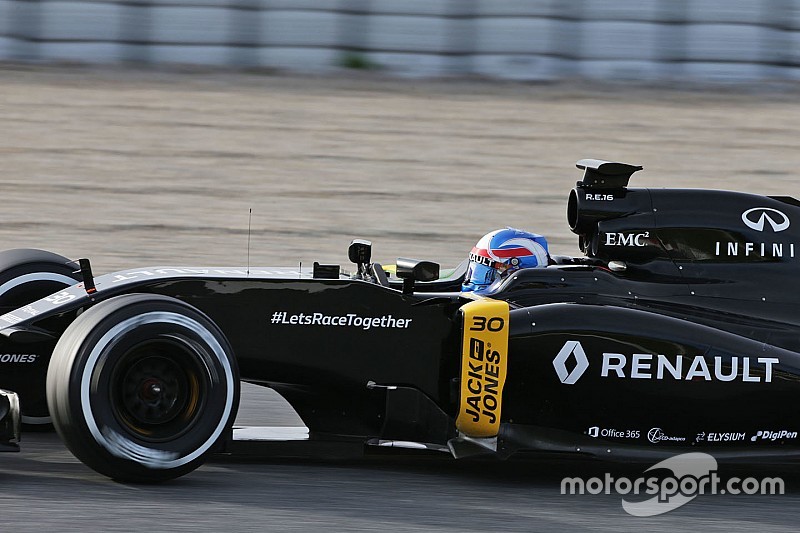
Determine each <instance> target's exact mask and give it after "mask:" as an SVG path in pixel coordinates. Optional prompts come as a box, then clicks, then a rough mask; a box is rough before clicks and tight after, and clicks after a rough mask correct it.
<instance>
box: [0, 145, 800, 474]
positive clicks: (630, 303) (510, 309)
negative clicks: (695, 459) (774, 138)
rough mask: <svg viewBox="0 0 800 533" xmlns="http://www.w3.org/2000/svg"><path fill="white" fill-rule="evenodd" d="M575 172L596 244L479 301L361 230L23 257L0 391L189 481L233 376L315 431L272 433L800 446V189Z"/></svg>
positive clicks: (720, 449)
mask: <svg viewBox="0 0 800 533" xmlns="http://www.w3.org/2000/svg"><path fill="white" fill-rule="evenodd" d="M578 167H579V168H580V169H582V170H583V171H584V174H583V178H582V180H581V181H580V182H578V185H577V187H576V188H575V189H573V190H572V191H571V192H570V194H569V199H568V203H567V221H568V223H569V226H570V228H571V229H572V231H573V232H575V233H576V234H577V235H578V236H579V242H580V247H581V249H582V251H583V252H584V253H585V256H584V257H579V258H570V257H555V258H553V259H554V261H553V262H554V264H552V265H551V266H549V267H547V268H535V269H522V270H518V271H516V272H514V273H513V274H511V275H509V276H507V277H506V278H505V279H504V280H503V281H502V283H500V284H497V285H494V286H492V288H491V289H490V290H489V291H486V292H484V293H482V294H479V295H478V294H475V293H463V292H461V291H460V287H461V282H462V279H463V276H464V271H465V267H464V266H462V267H461V268H460V269H456V270H455V271H454V272H452V273H450V274H448V275H447V276H444V277H442V278H440V277H439V268H438V265H436V264H435V263H431V262H427V261H416V260H408V259H400V260H398V262H397V265H396V271H395V272H394V273H393V275H392V276H391V277H387V275H386V272H385V270H384V268H383V267H382V266H381V265H379V264H377V263H371V262H370V248H369V243H368V242H365V241H354V242H353V243H352V244H351V246H350V250H349V255H350V259H351V260H352V261H353V262H354V263H355V264H356V269H355V271H354V272H353V273H346V272H343V271H342V269H341V268H340V267H339V266H338V265H320V264H316V263H315V264H314V267H313V268H307V269H298V268H258V269H256V268H253V269H249V268H216V267H215V268H184V267H179V268H176V267H154V268H139V269H133V270H125V271H122V272H116V273H112V274H107V275H103V276H99V277H97V278H95V277H94V276H93V275H92V273H91V267H90V265H89V262H88V261H86V260H81V261H80V268H79V269H76V268H74V267H69V266H66V267H65V263H66V260H65V259H63V258H59V257H57V256H55V257H54V256H52V255H48V254H46V253H44V252H31V251H14V252H7V253H6V254H7V256H6V257H0V260H2V261H4V264H5V270H4V271H2V275H3V276H4V277H3V278H0V283H4V284H3V285H0V295H3V294H5V296H3V299H2V304H3V305H4V306H6V308H7V309H8V312H6V313H5V314H4V315H2V316H0V323H1V324H3V325H4V327H3V328H2V329H1V330H0V347H1V349H0V354H2V355H0V365H2V366H0V369H2V375H1V376H0V387H4V388H8V389H11V390H15V391H17V392H18V393H19V394H20V396H21V402H22V409H23V415H24V416H25V417H26V419H27V420H29V421H30V420H33V421H37V420H38V421H46V420H47V419H46V417H47V416H48V409H49V415H50V416H52V422H53V423H54V425H55V427H56V429H57V430H58V432H59V434H60V435H61V437H62V438H63V440H64V442H65V443H66V445H67V446H68V447H69V449H70V450H71V451H72V452H73V453H74V454H75V455H76V456H77V457H78V458H80V459H81V460H82V461H84V462H85V463H86V464H87V465H89V466H90V467H92V468H94V469H95V470H97V471H98V472H100V473H103V474H105V475H107V476H110V477H112V478H116V479H120V480H131V481H159V480H165V479H169V478H174V477H176V476H180V475H182V474H185V473H187V472H189V471H191V470H193V469H194V468H196V467H197V466H199V465H200V464H201V463H202V462H203V461H204V459H205V458H206V456H207V455H208V454H209V453H211V452H214V451H219V450H235V449H236V446H235V445H236V443H237V442H239V441H242V440H249V439H251V438H253V437H252V435H253V433H252V432H251V431H250V430H249V429H245V428H243V429H236V430H235V429H234V428H233V427H232V425H233V421H234V417H235V415H236V410H237V405H238V402H239V382H240V380H243V381H247V382H251V383H256V384H259V385H264V386H268V387H271V388H273V389H275V390H276V391H277V392H279V393H280V394H281V395H282V396H283V397H284V398H285V399H286V400H288V402H289V403H290V404H291V405H292V407H293V408H294V409H295V410H296V411H297V413H298V414H299V415H300V416H301V418H302V419H303V421H304V422H305V424H306V426H307V428H308V431H307V432H305V433H303V434H301V435H296V436H292V435H289V434H287V433H286V432H283V433H282V432H280V431H273V432H272V433H271V437H270V438H271V439H272V440H271V441H270V442H272V443H273V444H274V443H275V439H281V438H283V439H284V440H288V443H286V442H284V443H282V444H288V445H297V446H302V445H309V446H310V445H317V444H320V445H321V444H329V445H333V446H340V447H343V448H345V447H346V448H348V449H355V450H364V449H368V448H369V447H370V446H398V447H411V448H424V449H428V450H439V451H442V452H446V453H449V454H452V455H453V456H455V457H457V458H458V457H466V456H474V455H489V456H495V457H498V458H507V457H511V456H513V455H516V454H522V453H524V452H536V453H543V452H555V453H570V454H584V455H588V456H595V457H600V458H604V459H612V460H633V459H635V460H651V459H658V458H664V457H665V456H669V455H672V454H676V453H680V452H684V451H689V450H691V451H707V452H709V453H713V454H714V455H715V456H716V457H717V458H718V459H719V460H726V459H727V460H744V461H779V462H783V461H788V462H791V461H797V460H798V459H800V441H799V440H798V431H799V429H798V426H800V417H799V416H798V415H799V414H800V411H798V410H795V409H794V407H793V405H794V400H795V399H796V398H797V397H798V395H800V306H798V303H797V296H796V295H795V294H794V292H793V291H794V289H795V288H798V276H797V264H796V261H797V260H798V259H797V257H796V256H797V254H798V253H800V249H797V244H798V243H799V242H800V231H798V230H800V202H798V201H797V200H795V199H793V198H789V197H765V196H758V195H752V194H743V193H736V192H725V191H713V190H671V189H640V188H629V187H628V181H629V179H630V177H631V175H632V174H633V173H634V172H636V171H637V170H641V167H636V166H631V165H626V164H622V163H611V162H605V161H598V160H582V161H579V162H578ZM8 254H11V255H14V254H16V256H15V257H11V256H10V255H8ZM37 254H39V255H37ZM42 254H44V255H42ZM73 278H77V279H78V280H79V282H78V283H73ZM4 280H5V281H4ZM54 287H55V289H54ZM3 288H5V289H3ZM53 289H54V290H53ZM4 290H5V293H4ZM42 293H44V294H42ZM33 295H38V296H43V297H42V298H41V299H39V300H37V301H33V298H32V296H33ZM16 307H18V308H16ZM11 308H13V309H11ZM6 359H7V360H6ZM45 375H46V378H45ZM45 398H46V401H45ZM268 436H269V435H268ZM295 437H296V438H295Z"/></svg>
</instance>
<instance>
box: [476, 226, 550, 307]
mask: <svg viewBox="0 0 800 533" xmlns="http://www.w3.org/2000/svg"><path fill="white" fill-rule="evenodd" d="M548 261H549V253H548V251H547V239H545V238H544V237H542V236H541V235H537V234H536V233H529V232H527V231H521V230H518V229H514V228H505V229H498V230H495V231H492V232H490V233H487V234H486V235H484V236H483V237H481V240H479V241H478V244H476V245H475V247H474V248H473V249H472V251H471V252H470V254H469V267H468V268H467V274H466V276H465V277H464V284H463V285H462V286H461V290H462V291H465V292H469V291H482V290H486V289H487V288H488V287H489V285H491V284H492V283H494V282H495V281H497V280H499V279H503V278H505V277H506V276H507V275H508V274H510V273H511V272H514V271H516V270H519V269H520V268H535V267H545V266H547V264H548Z"/></svg>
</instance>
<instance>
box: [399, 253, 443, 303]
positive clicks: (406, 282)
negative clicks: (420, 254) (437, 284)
mask: <svg viewBox="0 0 800 533" xmlns="http://www.w3.org/2000/svg"><path fill="white" fill-rule="evenodd" d="M396 274H397V277H398V278H400V279H402V280H403V293H404V294H410V293H412V292H414V282H416V281H435V280H437V279H439V263H434V262H433V261H420V260H418V259H408V258H405V257H399V258H398V259H397V271H396Z"/></svg>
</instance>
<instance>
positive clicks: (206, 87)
mask: <svg viewBox="0 0 800 533" xmlns="http://www.w3.org/2000/svg"><path fill="white" fill-rule="evenodd" d="M799 92H800V90H798V88H797V87H794V86H783V87H780V88H774V87H773V88H767V89H764V88H763V87H762V88H747V89H745V90H737V91H732V90H730V89H726V88H711V89H709V88H705V89H701V90H699V89H697V88H688V89H687V88H672V89H669V90H667V89H663V88H647V87H638V88H625V87H622V86H618V85H602V86H601V85H596V86H592V87H588V88H587V87H583V86H580V85H578V84H559V85H552V86H551V85H515V84H498V85H495V84H488V83H479V82H447V83H443V82H424V83H423V82H415V81H396V80H384V79H379V78H372V77H358V78H326V79H319V78H302V77H280V76H266V75H242V74H235V75H232V74H221V73H210V72H201V71H192V72H184V73H178V74H175V73H166V72H143V71H135V70H120V71H100V70H93V69H79V68H45V67H21V66H14V65H7V66H5V67H3V68H0V131H1V132H2V133H0V158H1V160H2V166H1V167H0V168H1V170H0V191H2V195H3V207H2V215H0V242H2V247H3V248H14V247H38V248H44V249H49V250H52V251H55V252H58V253H62V254H64V255H67V256H69V257H83V256H88V257H90V258H92V260H93V263H94V266H95V271H96V272H108V271H112V270H115V269H121V268H127V267H132V266H148V265H170V264H171V265H193V266H202V265H220V266H222V265H224V266H240V265H243V264H245V263H246V261H247V256H248V252H247V241H248V231H247V225H248V210H249V209H250V208H252V209H253V216H252V231H251V234H250V254H249V255H250V262H251V264H252V265H291V264H296V263H297V262H300V261H303V262H308V263H310V262H311V261H314V260H319V261H322V262H340V263H344V262H345V261H346V252H345V249H346V246H347V243H348V242H349V241H350V239H351V238H354V237H363V238H368V239H371V240H372V241H373V242H374V243H375V258H376V259H377V260H379V261H382V262H384V263H391V262H392V261H393V259H394V258H395V257H397V256H411V257H420V258H426V259H438V260H440V261H441V262H442V263H443V264H444V265H453V264H455V263H457V262H458V261H460V260H461V259H462V258H463V257H464V256H465V255H466V253H467V252H468V251H469V249H470V248H471V246H472V245H473V244H474V243H475V242H476V241H477V239H478V238H479V237H480V236H481V235H482V234H483V233H485V232H486V231H489V230H491V229H494V228H497V227H502V226H504V225H512V226H519V227H523V228H526V229H531V230H534V231H538V232H540V233H543V234H545V235H547V236H548V238H549V239H550V242H551V246H552V251H554V252H555V253H563V254H575V253H577V249H576V246H575V241H576V239H575V237H574V236H573V235H571V234H570V233H569V232H568V231H567V228H566V224H565V221H564V205H565V200H566V196H567V193H568V191H569V189H570V187H571V186H572V185H573V184H574V181H575V180H576V179H577V178H578V173H577V171H575V169H574V168H573V167H572V164H573V163H574V161H575V160H577V159H579V158H583V157H597V158H605V159H612V160H620V161H625V162H630V163H636V164H642V165H644V166H645V168H646V170H645V172H644V173H642V174H637V175H636V176H635V177H634V179H633V183H634V184H638V185H647V186H686V187H718V188H730V189H738V190H745V191H752V192H761V193H768V194H788V195H793V196H796V197H800V186H798V180H797V178H796V174H797V169H798V168H800V150H798V138H800V135H798V134H800V126H798V124H800V107H798V105H797V101H798V98H797V97H798V93H799ZM710 208H713V207H712V206H710ZM776 408H778V407H777V406H776ZM239 423H241V424H265V425H287V426H292V425H297V424H298V423H299V421H298V420H297V417H296V416H294V415H293V413H292V412H291V411H290V410H289V409H288V407H287V406H286V405H285V403H283V402H281V401H280V399H279V398H276V397H275V395H274V394H270V393H268V391H263V390H260V389H257V388H254V387H250V386H248V387H246V388H245V394H244V397H243V401H242V409H241V411H240V417H239ZM643 468H644V467H641V466H630V465H628V466H620V465H603V464H596V463H592V462H586V461H580V462H577V461H564V460H539V461H525V462H514V463H510V462H509V463H496V462H484V461H477V462H476V461H467V462H455V461H452V460H447V459H444V458H435V457H433V458H431V457H405V456H404V457H399V458H398V457H386V456H378V457H368V458H366V459H361V460H310V459H291V460H289V459H264V458H261V459H258V460H232V459H230V458H220V459H216V460H214V461H212V462H210V463H209V464H207V465H206V466H204V467H202V468H200V469H199V470H198V471H196V472H195V473H193V474H191V475H189V476H186V477H184V478H182V479H179V480H176V481H174V482H170V483H167V484H164V485H160V486H155V487H153V486H137V485H123V484H118V483H115V482H113V481H110V480H107V479H105V478H103V477H101V476H99V475H97V474H95V473H93V472H92V471H91V470H89V469H87V468H86V467H84V466H83V465H82V464H81V463H79V462H78V461H77V460H75V459H74V458H73V457H72V456H71V455H70V454H69V452H67V451H66V450H65V449H64V447H63V446H62V445H61V444H60V443H59V441H58V439H57V437H56V436H55V435H53V434H28V435H26V436H25V437H24V440H23V451H22V452H21V453H19V454H3V455H0V494H2V496H1V497H0V529H1V530H3V531H34V530H35V531H43V530H53V531H64V530H77V529H84V530H85V529H91V530H118V531H141V530H149V531H167V530H174V531H178V530H181V531H182V530H186V531H197V530H201V529H202V530H208V531H216V530H227V531H239V530H276V531H284V530H297V531H305V530H333V531H350V530H388V531H448V530H452V531H465V530H467V531H483V530H509V531H512V530H513V531H551V530H552V531H555V530H567V531H582V530H594V531H615V532H616V531H629V530H637V531H689V530H691V531H725V532H729V531H748V532H752V531H796V530H797V529H798V527H797V521H798V516H800V499H798V494H800V492H799V491H798V488H799V487H800V483H798V481H799V480H800V476H798V475H797V474H794V473H788V472H783V471H778V472H775V471H752V472H751V471H746V472H745V473H746V474H748V475H749V474H753V475H783V476H784V479H785V480H786V490H787V493H786V494H784V495H776V496H733V495H724V496H723V495H716V496H711V495H706V496H698V497H697V498H696V499H695V500H693V501H691V502H690V503H688V504H687V505H685V506H683V507H681V508H679V509H677V510H674V511H671V512H669V513H667V514H664V515H661V516H657V517H651V518H635V517H632V516H630V515H628V514H626V513H625V512H624V510H623V509H622V507H621V501H620V500H621V497H620V496H619V495H613V494H610V495H584V496H570V495H561V494H560V482H561V478H562V477H563V476H565V475H571V476H575V475H580V474H584V475H586V476H595V475H597V476H602V475H603V473H604V472H606V471H610V472H612V473H614V474H616V475H626V476H629V477H636V476H638V475H640V474H641V472H642V470H643ZM729 473H733V472H732V471H726V470H725V469H724V468H721V470H720V474H721V475H727V474H729Z"/></svg>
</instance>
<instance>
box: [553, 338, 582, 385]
mask: <svg viewBox="0 0 800 533" xmlns="http://www.w3.org/2000/svg"><path fill="white" fill-rule="evenodd" d="M570 355H573V356H575V363H576V364H575V368H573V369H572V372H569V371H568V370H567V365H566V363H567V360H568V359H569V356H570ZM553 367H554V368H555V369H556V374H558V379H560V380H561V383H564V384H565V385H574V384H575V382H576V381H578V379H580V377H581V376H582V375H583V373H584V372H586V369H587V368H589V360H588V359H587V358H586V352H584V351H583V346H581V343H580V342H578V341H567V342H566V344H564V347H563V348H561V351H559V352H558V355H556V358H555V359H553Z"/></svg>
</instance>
